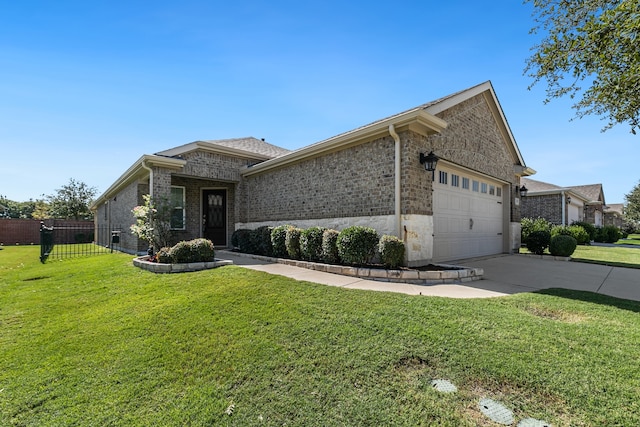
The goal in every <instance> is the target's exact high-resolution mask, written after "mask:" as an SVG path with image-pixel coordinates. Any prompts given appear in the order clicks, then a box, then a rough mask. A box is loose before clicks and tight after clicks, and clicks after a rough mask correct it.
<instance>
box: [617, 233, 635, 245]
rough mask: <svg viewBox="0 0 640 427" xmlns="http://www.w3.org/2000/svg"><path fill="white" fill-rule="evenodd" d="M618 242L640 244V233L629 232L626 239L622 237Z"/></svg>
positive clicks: (619, 243)
mask: <svg viewBox="0 0 640 427" xmlns="http://www.w3.org/2000/svg"><path fill="white" fill-rule="evenodd" d="M616 244H618V245H638V246H640V234H629V236H627V238H626V239H620V240H618V241H617V242H616Z"/></svg>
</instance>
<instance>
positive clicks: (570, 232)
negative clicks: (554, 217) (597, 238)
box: [551, 224, 591, 245]
mask: <svg viewBox="0 0 640 427" xmlns="http://www.w3.org/2000/svg"><path fill="white" fill-rule="evenodd" d="M559 235H564V236H571V237H573V238H574V239H576V241H577V242H578V244H579V245H587V244H589V242H590V241H591V239H590V238H589V233H587V231H586V230H585V229H584V228H583V227H582V226H580V225H575V224H574V225H569V226H566V225H555V226H554V227H553V228H552V229H551V237H553V236H559Z"/></svg>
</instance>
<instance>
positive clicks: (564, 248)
mask: <svg viewBox="0 0 640 427" xmlns="http://www.w3.org/2000/svg"><path fill="white" fill-rule="evenodd" d="M577 245H578V242H577V241H576V239H574V238H573V237H571V236H567V235H564V234H558V235H556V236H553V237H552V238H551V241H550V243H549V253H550V254H551V255H553V256H571V254H572V253H573V252H574V251H575V250H576V246H577Z"/></svg>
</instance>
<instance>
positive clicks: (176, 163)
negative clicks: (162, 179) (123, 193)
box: [91, 154, 187, 209]
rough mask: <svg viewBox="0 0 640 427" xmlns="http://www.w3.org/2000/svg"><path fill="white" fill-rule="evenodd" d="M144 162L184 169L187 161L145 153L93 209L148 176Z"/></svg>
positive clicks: (148, 164)
mask: <svg viewBox="0 0 640 427" xmlns="http://www.w3.org/2000/svg"><path fill="white" fill-rule="evenodd" d="M143 163H144V164H146V165H147V166H158V167H163V168H167V169H175V170H178V169H182V168H183V167H184V165H185V164H186V163H187V161H186V160H182V159H173V158H170V157H162V156H155V155H150V154H144V155H143V156H142V157H140V158H139V159H138V160H137V161H136V162H135V163H134V164H133V165H131V167H129V169H127V170H126V171H125V172H124V173H123V174H122V175H120V177H119V178H118V179H117V180H116V181H115V182H114V183H113V184H111V186H110V187H109V188H107V190H106V191H105V192H104V193H102V195H101V196H100V197H98V198H97V199H96V201H95V202H93V203H92V204H91V209H95V208H97V207H98V205H100V203H103V202H105V201H106V200H107V199H109V198H111V197H112V196H113V195H115V194H117V193H118V192H119V191H120V190H121V189H122V188H123V187H125V186H127V185H128V184H129V183H131V182H132V181H133V180H134V179H139V178H142V177H145V176H148V175H149V172H148V171H147V170H146V169H145V168H143V167H142V165H143Z"/></svg>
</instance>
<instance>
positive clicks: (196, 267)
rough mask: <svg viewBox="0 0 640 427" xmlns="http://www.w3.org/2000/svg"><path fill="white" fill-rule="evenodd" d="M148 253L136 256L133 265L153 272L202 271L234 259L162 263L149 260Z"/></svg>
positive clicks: (230, 262)
mask: <svg viewBox="0 0 640 427" xmlns="http://www.w3.org/2000/svg"><path fill="white" fill-rule="evenodd" d="M148 259H149V256H148V255H145V256H142V257H138V258H134V259H133V265H135V266H136V267H138V268H141V269H143V270H147V271H151V272H152V273H184V272H188V271H200V270H209V269H211V268H216V267H220V266H223V265H230V264H233V261H230V260H223V259H216V260H215V261H209V262H190V263H184V264H161V263H158V262H149V261H147V260H148Z"/></svg>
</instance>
